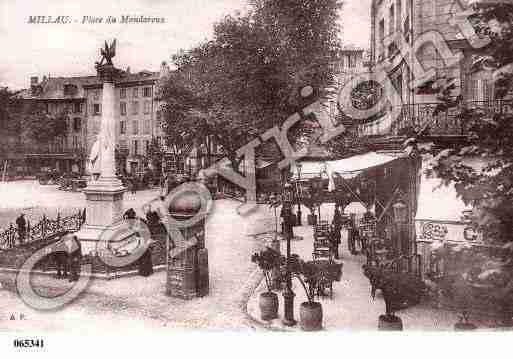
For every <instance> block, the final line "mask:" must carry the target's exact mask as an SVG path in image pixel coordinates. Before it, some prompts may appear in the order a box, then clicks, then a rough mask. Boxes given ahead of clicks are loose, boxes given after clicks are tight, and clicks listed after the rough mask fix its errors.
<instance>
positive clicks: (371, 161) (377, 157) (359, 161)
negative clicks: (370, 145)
mask: <svg viewBox="0 0 513 359" xmlns="http://www.w3.org/2000/svg"><path fill="white" fill-rule="evenodd" d="M402 156H403V153H402V152H401V153H398V154H397V155H395V154H385V153H378V152H368V153H364V154H362V155H356V156H352V157H349V158H344V159H342V160H337V161H329V162H328V168H329V170H331V172H335V173H339V174H344V173H352V172H360V171H364V170H367V169H370V168H374V167H378V166H382V165H384V164H387V163H389V162H392V161H394V160H396V159H397V158H400V157H402Z"/></svg>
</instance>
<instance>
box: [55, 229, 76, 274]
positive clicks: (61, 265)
mask: <svg viewBox="0 0 513 359" xmlns="http://www.w3.org/2000/svg"><path fill="white" fill-rule="evenodd" d="M55 245H56V246H57V248H56V251H54V252H53V258H54V261H55V266H56V269H57V278H59V279H65V278H69V281H70V282H75V281H77V280H78V278H79V276H80V266H81V262H82V246H81V244H80V240H78V238H77V236H76V235H74V234H73V233H68V234H65V235H64V236H63V237H62V238H61V239H60V240H59V241H58V242H57V243H56V244H55ZM68 272H69V273H68ZM68 274H69V275H68Z"/></svg>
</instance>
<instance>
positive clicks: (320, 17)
mask: <svg viewBox="0 0 513 359" xmlns="http://www.w3.org/2000/svg"><path fill="white" fill-rule="evenodd" d="M250 5H251V10H250V11H249V13H248V14H247V15H234V16H226V17H224V18H223V19H222V20H221V21H219V22H218V23H217V24H215V26H214V35H213V39H212V40H211V41H205V42H203V43H201V44H199V45H198V46H196V47H194V48H192V49H189V50H187V51H181V52H179V53H177V54H175V55H174V57H173V60H174V64H175V66H176V67H177V70H176V71H175V73H173V74H172V75H171V76H170V77H169V79H168V80H166V81H165V84H164V86H163V93H162V96H161V98H162V99H163V101H164V103H165V109H166V111H165V121H166V122H167V126H166V133H167V135H168V137H169V140H170V142H171V143H175V142H174V140H178V141H183V142H184V143H188V144H189V145H191V144H192V143H193V142H194V139H197V140H199V141H202V140H203V138H205V136H206V135H210V136H212V137H213V138H214V139H215V142H217V143H218V144H220V145H221V147H222V149H223V151H224V154H225V155H226V156H227V157H228V158H229V159H230V160H231V161H232V164H233V165H234V166H233V167H234V168H237V163H238V161H239V159H238V156H237V155H236V151H237V149H239V148H240V147H241V146H243V145H245V144H246V143H248V142H249V141H250V140H252V139H253V138H256V137H257V136H258V135H259V134H261V133H262V132H263V131H265V130H266V129H268V128H271V127H273V126H274V125H278V124H280V123H281V122H282V121H284V120H285V119H286V118H287V117H288V116H290V115H292V114H293V113H295V112H297V111H298V110H299V109H302V108H303V107H304V106H305V105H306V104H309V103H312V102H314V101H315V100H316V99H318V98H321V97H322V96H325V95H326V93H327V89H328V88H329V85H330V84H331V83H332V82H333V80H334V74H333V69H332V67H331V66H330V64H331V62H332V61H333V60H334V59H335V58H336V54H337V50H338V48H339V44H338V36H337V31H338V25H337V17H338V10H339V8H340V6H341V3H340V1H339V0H328V1H326V0H315V1H305V0H287V1H279V0H253V1H251V2H250ZM305 86H312V87H313V88H314V90H315V91H314V94H313V96H310V98H307V99H304V98H303V97H302V96H300V90H301V89H302V88H303V87H305ZM299 127H301V126H299ZM296 130H297V128H296ZM307 132H308V129H307V127H305V128H304V131H297V132H295V133H294V136H293V138H292V140H294V139H296V138H299V137H301V135H302V134H304V133H307ZM228 134H229V135H228Z"/></svg>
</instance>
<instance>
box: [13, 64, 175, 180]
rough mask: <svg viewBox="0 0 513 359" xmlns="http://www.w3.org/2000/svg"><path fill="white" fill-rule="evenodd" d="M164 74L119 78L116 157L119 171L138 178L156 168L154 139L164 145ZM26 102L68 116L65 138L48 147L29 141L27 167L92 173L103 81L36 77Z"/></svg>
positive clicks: (25, 95)
mask: <svg viewBox="0 0 513 359" xmlns="http://www.w3.org/2000/svg"><path fill="white" fill-rule="evenodd" d="M162 71H168V68H167V65H165V64H163V67H162V68H161V71H159V72H151V71H141V72H138V73H130V72H129V70H127V71H122V72H121V73H120V76H119V77H118V78H117V79H116V80H115V89H116V97H115V100H116V112H115V117H116V123H117V125H116V129H117V143H116V149H117V159H118V171H119V172H120V173H129V174H137V173H140V172H142V171H144V170H145V169H147V168H149V167H151V161H149V159H148V155H149V148H150V145H151V143H152V141H153V140H155V141H157V142H158V143H162V136H163V132H162V129H161V126H160V120H159V104H158V101H157V100H156V92H157V86H158V80H159V78H160V76H161V75H162ZM21 96H22V98H23V101H26V102H27V103H36V104H37V105H38V106H40V108H41V109H43V111H44V112H46V113H47V114H48V115H53V116H56V115H58V114H65V115H66V117H67V121H68V125H67V133H66V136H63V137H61V138H57V139H54V141H51V143H48V144H44V145H40V144H39V145H36V144H29V143H27V141H26V140H25V141H24V144H23V145H22V146H21V148H19V149H18V151H16V152H18V154H19V153H22V157H24V159H25V165H26V166H27V167H29V168H36V169H37V170H40V169H41V168H43V167H49V168H53V169H57V170H59V171H61V172H79V173H83V174H87V173H88V159H89V153H90V151H91V148H92V145H93V143H94V142H95V140H96V137H97V135H98V133H99V131H100V122H101V115H102V108H101V106H102V105H101V103H102V83H101V81H100V80H99V78H98V77H97V76H81V77H46V76H45V77H43V79H42V80H41V81H39V79H38V78H37V77H32V78H31V87H30V89H28V90H25V91H24V92H23V93H22V95H21Z"/></svg>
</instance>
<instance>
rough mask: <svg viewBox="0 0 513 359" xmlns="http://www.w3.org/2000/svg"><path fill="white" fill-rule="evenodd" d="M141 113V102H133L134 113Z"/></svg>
mask: <svg viewBox="0 0 513 359" xmlns="http://www.w3.org/2000/svg"><path fill="white" fill-rule="evenodd" d="M138 113H139V102H132V114H133V115H137V114H138Z"/></svg>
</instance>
